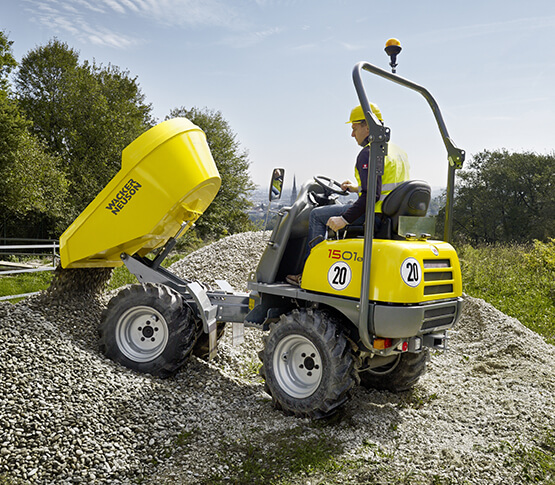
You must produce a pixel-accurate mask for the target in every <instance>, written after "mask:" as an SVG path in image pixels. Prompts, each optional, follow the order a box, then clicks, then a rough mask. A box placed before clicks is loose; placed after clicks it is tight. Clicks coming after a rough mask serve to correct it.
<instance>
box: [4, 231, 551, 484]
mask: <svg viewBox="0 0 555 485" xmlns="http://www.w3.org/2000/svg"><path fill="white" fill-rule="evenodd" d="M267 237H268V234H267V233H262V232H259V233H244V234H239V235H235V236H230V237H228V238H225V239H223V240H221V241H219V242H217V243H214V244H212V245H210V246H207V247H205V248H202V249H200V250H198V251H196V252H195V253H193V254H191V255H189V256H188V257H187V258H186V259H184V260H181V261H178V262H177V263H175V264H174V265H173V266H172V267H171V268H170V269H171V270H172V271H173V272H175V273H176V274H178V275H180V276H182V277H188V278H192V279H195V280H199V281H202V282H204V283H206V284H209V285H214V284H215V280H216V279H226V280H227V281H228V282H229V283H230V284H231V285H232V286H233V287H234V288H235V289H237V290H239V291H246V281H247V277H248V274H249V273H250V272H251V271H253V270H254V269H255V267H256V263H257V261H258V259H259V258H260V255H261V253H262V251H263V249H264V247H265V242H266V239H267ZM93 273H94V272H93ZM94 274H95V276H92V277H91V278H92V280H94V281H96V282H97V283H98V284H100V283H101V282H102V281H104V280H105V277H106V274H105V273H102V272H101V273H94ZM55 286H56V285H55ZM56 288H57V289H58V290H59V289H60V288H63V290H61V291H50V292H44V293H43V294H41V295H39V296H37V297H33V298H29V299H27V300H24V301H22V302H20V303H17V304H15V305H12V304H9V303H6V302H4V303H0V375H1V377H2V386H1V390H0V483H14V484H19V483H22V484H23V483H25V484H27V483H33V484H34V483H36V484H53V483H55V484H58V483H60V484H65V483H87V484H88V483H94V484H120V483H121V484H127V483H143V484H164V483H167V484H170V483H184V484H209V483H269V482H268V476H267V475H266V477H265V480H266V482H262V481H257V475H255V474H251V475H249V477H250V478H248V479H243V481H241V480H240V479H238V478H237V477H238V476H239V475H238V473H239V471H241V470H242V473H243V475H242V476H243V477H245V476H247V475H245V474H246V473H247V470H248V467H247V465H248V466H250V467H251V468H252V467H253V466H255V465H256V466H258V467H260V469H261V470H264V469H266V470H268V469H272V470H275V472H276V476H287V477H288V481H287V483H292V484H303V485H307V484H312V485H314V484H316V483H326V484H329V483H337V484H339V483H348V484H358V483H422V484H432V483H434V484H436V483H457V484H458V483H461V484H462V483H468V484H484V485H486V484H487V485H490V484H510V483H525V482H526V480H525V478H526V475H525V470H524V464H525V460H524V459H523V457H524V456H526V450H532V449H538V447H539V444H540V442H541V440H542V438H543V437H545V436H546V434H548V433H550V432H551V431H552V430H553V429H554V426H555V413H554V404H555V398H554V396H555V392H554V391H555V371H554V369H555V348H554V347H553V346H552V345H549V344H547V343H545V341H544V340H543V339H542V338H541V337H540V336H538V335H537V334H535V333H534V332H532V331H530V330H528V329H527V328H526V327H524V326H523V325H522V324H521V323H520V322H519V321H517V320H516V319H514V318H510V317H508V316H506V315H504V314H502V313H501V312H499V311H497V310H496V309H495V308H493V307H492V306H491V305H489V304H487V303H485V302H484V301H482V300H479V299H476V298H472V297H468V296H467V297H466V298H465V300H466V301H465V307H464V312H463V316H462V318H461V320H460V322H459V324H458V326H457V328H456V329H455V330H454V331H453V332H452V333H451V337H452V338H451V340H450V350H449V351H448V352H447V353H443V354H435V355H432V358H431V362H430V364H429V368H428V372H427V373H426V374H425V375H424V376H423V377H422V378H421V380H420V381H419V383H418V384H417V386H416V388H415V389H414V390H413V391H411V392H408V393H401V394H392V393H389V392H378V391H372V390H366V389H363V388H356V389H355V390H354V392H353V399H352V400H351V401H350V402H349V403H348V404H347V405H345V406H344V407H343V408H342V409H341V411H340V412H339V414H338V415H337V416H336V417H334V418H333V419H331V420H329V421H324V422H313V421H310V420H308V419H299V418H294V417H288V416H284V415H283V414H282V413H281V412H279V411H277V410H275V409H274V408H273V407H272V404H271V400H270V398H269V396H268V395H267V394H266V393H265V392H264V386H263V382H262V380H261V379H260V377H258V374H257V370H258V366H259V361H258V357H257V352H258V351H259V350H260V348H261V347H262V340H261V337H262V333H261V332H259V331H256V330H249V329H247V330H246V339H245V343H244V344H243V345H241V346H239V347H233V346H232V345H231V337H230V335H229V333H230V332H229V330H227V331H226V335H225V336H224V338H223V340H222V343H221V345H220V349H219V356H218V358H217V359H215V360H214V361H211V362H205V361H203V360H200V359H197V358H196V357H192V358H191V359H190V360H189V361H188V362H187V363H186V364H185V366H184V367H183V369H182V370H181V371H180V372H179V373H178V374H177V375H176V376H175V377H173V378H171V379H166V380H161V379H158V378H154V377H152V376H149V375H141V374H137V373H135V372H133V371H130V370H128V369H126V368H124V367H122V366H120V365H117V364H115V363H113V362H111V361H109V360H107V359H105V358H104V357H103V356H102V355H101V354H100V352H99V349H98V342H97V334H96V328H97V325H98V322H99V319H100V313H101V312H102V309H103V308H104V307H105V306H106V304H107V301H108V299H109V298H110V297H111V296H113V294H114V293H113V292H112V293H111V294H106V293H99V292H98V291H74V290H73V289H72V285H69V286H68V285H65V286H64V284H63V282H62V283H59V284H58V285H57V287H56ZM298 446H300V447H302V448H304V449H305V450H307V451H308V450H316V449H318V450H321V451H322V450H324V452H325V453H327V461H326V463H328V465H329V464H330V463H333V464H334V466H333V467H332V466H325V465H324V464H322V465H321V466H320V467H318V466H315V467H313V468H312V471H310V472H306V470H305V471H299V470H301V468H298V467H297V468H295V467H292V471H291V473H290V474H287V470H288V466H289V465H291V464H292V463H288V461H287V460H293V459H294V455H292V454H291V453H292V450H293V449H294V448H295V447H298ZM326 450H327V451H326ZM283 457H290V458H287V460H285V459H284V458H283ZM527 473H528V476H529V475H530V473H529V470H528V471H527ZM3 480H4V481H3ZM551 480H554V478H553V477H552V478H551ZM538 481H541V480H537V481H535V482H534V483H538ZM544 483H553V482H552V481H551V482H550V481H549V479H548V478H545V477H544Z"/></svg>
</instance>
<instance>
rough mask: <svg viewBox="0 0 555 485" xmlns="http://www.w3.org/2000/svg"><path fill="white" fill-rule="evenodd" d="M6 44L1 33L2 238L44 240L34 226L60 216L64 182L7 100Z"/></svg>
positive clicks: (8, 46)
mask: <svg viewBox="0 0 555 485" xmlns="http://www.w3.org/2000/svg"><path fill="white" fill-rule="evenodd" d="M11 45H12V42H9V41H8V40H7V37H6V35H5V34H4V32H0V213H1V214H2V216H3V217H2V220H1V221H0V224H1V226H2V229H3V233H4V236H7V235H8V234H9V235H10V236H12V237H15V236H18V237H45V236H47V235H50V234H48V233H47V232H45V231H40V230H39V232H37V227H39V228H44V226H45V222H46V221H55V220H56V219H57V218H58V217H59V216H60V214H61V211H62V207H63V199H64V197H65V194H66V191H67V183H66V180H65V177H64V174H63V172H61V171H60V167H59V164H58V163H59V161H58V159H57V158H56V157H53V156H52V155H50V154H48V153H46V151H45V149H44V147H43V145H42V144H41V143H40V142H39V141H38V140H37V139H36V138H35V137H34V136H32V135H31V134H29V132H28V128H29V127H30V126H31V123H30V122H29V121H28V120H26V119H25V117H24V116H22V114H21V113H20V110H19V107H18V105H17V103H16V101H15V100H14V99H12V98H11V96H10V92H9V84H8V81H7V76H8V74H9V72H10V71H11V70H12V69H13V68H14V67H15V66H16V63H15V59H14V58H13V56H12V54H11ZM48 225H49V224H48V223H47V224H46V226H48Z"/></svg>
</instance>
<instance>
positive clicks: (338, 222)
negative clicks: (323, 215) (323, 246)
mask: <svg viewBox="0 0 555 485" xmlns="http://www.w3.org/2000/svg"><path fill="white" fill-rule="evenodd" d="M326 225H328V226H329V227H330V228H331V229H333V230H334V231H335V232H337V231H339V230H341V229H343V228H344V227H345V226H346V225H347V221H346V220H345V219H343V217H341V216H338V217H330V218H329V219H328V222H327V223H326Z"/></svg>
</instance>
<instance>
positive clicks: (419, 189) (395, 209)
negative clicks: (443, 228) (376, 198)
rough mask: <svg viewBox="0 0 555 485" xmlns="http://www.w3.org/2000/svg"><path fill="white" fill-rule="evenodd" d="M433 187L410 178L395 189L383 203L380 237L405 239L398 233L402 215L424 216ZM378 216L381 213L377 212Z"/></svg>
mask: <svg viewBox="0 0 555 485" xmlns="http://www.w3.org/2000/svg"><path fill="white" fill-rule="evenodd" d="M431 195H432V189H431V188H430V186H429V185H428V184H427V183H426V182H424V181H422V180H408V181H406V182H403V183H402V184H401V185H399V186H398V187H396V188H395V189H393V190H392V191H391V192H390V193H389V194H388V195H387V197H386V198H385V199H384V201H383V204H382V215H381V217H382V226H381V228H380V230H379V232H378V234H376V238H378V239H404V238H403V237H401V236H399V235H398V234H397V231H398V228H399V217H400V216H417V217H424V216H425V215H426V212H428V205H429V204H430V198H431ZM376 216H377V217H379V215H377V214H376Z"/></svg>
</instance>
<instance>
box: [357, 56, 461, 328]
mask: <svg viewBox="0 0 555 485" xmlns="http://www.w3.org/2000/svg"><path fill="white" fill-rule="evenodd" d="M363 70H364V71H368V72H370V73H372V74H375V75H377V76H379V77H382V78H384V79H387V80H388V81H392V82H394V83H396V84H400V85H401V86H404V87H406V88H409V89H412V90H413V91H416V92H418V93H420V94H421V95H422V96H424V98H425V99H426V101H427V102H428V104H429V105H430V108H431V109H432V112H433V113H434V116H435V119H436V122H437V125H438V128H439V131H440V133H441V138H442V139H443V143H444V144H445V148H446V149H447V160H448V162H449V171H448V175H447V200H446V207H445V227H444V233H443V239H444V240H445V241H447V242H451V237H452V228H453V217H452V213H453V197H454V192H455V170H457V169H460V168H462V166H463V162H464V158H465V152H464V150H461V149H460V148H457V147H456V145H455V144H454V143H453V140H451V138H450V136H449V132H448V131H447V126H446V125H445V122H444V121H443V116H442V114H441V110H440V109H439V105H438V104H437V102H436V100H435V99H434V97H433V96H432V95H431V94H430V92H429V91H428V90H427V89H426V88H424V87H422V86H420V85H418V84H416V83H414V82H412V81H409V80H408V79H404V78H402V77H400V76H397V75H396V74H393V73H390V72H388V71H385V70H383V69H381V68H379V67H377V66H374V65H372V64H370V63H368V62H359V63H357V64H356V65H355V67H354V69H353V82H354V84H355V90H356V92H357V96H358V99H359V101H360V105H361V106H362V109H363V111H364V115H365V118H366V122H367V124H368V128H369V131H370V134H369V141H370V163H369V169H368V184H367V190H368V193H369V194H375V193H376V185H377V175H378V174H381V173H383V166H384V158H385V156H386V155H387V142H388V141H389V136H390V129H389V128H388V127H386V126H385V125H384V124H383V123H382V122H380V121H379V120H378V118H377V117H376V116H375V115H374V113H372V110H371V109H370V101H369V100H368V96H367V95H366V90H365V89H364V84H363V82H362V75H361V74H362V71H363ZM373 201H374V199H373V197H368V198H367V203H366V225H365V233H364V258H363V268H362V275H363V276H362V284H361V296H360V314H359V319H360V321H359V323H360V325H359V329H367V328H368V325H367V322H368V310H369V301H368V295H369V292H370V268H371V258H372V241H373V239H374V218H375V210H374V205H375V204H374V203H373ZM372 327H373V325H372Z"/></svg>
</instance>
